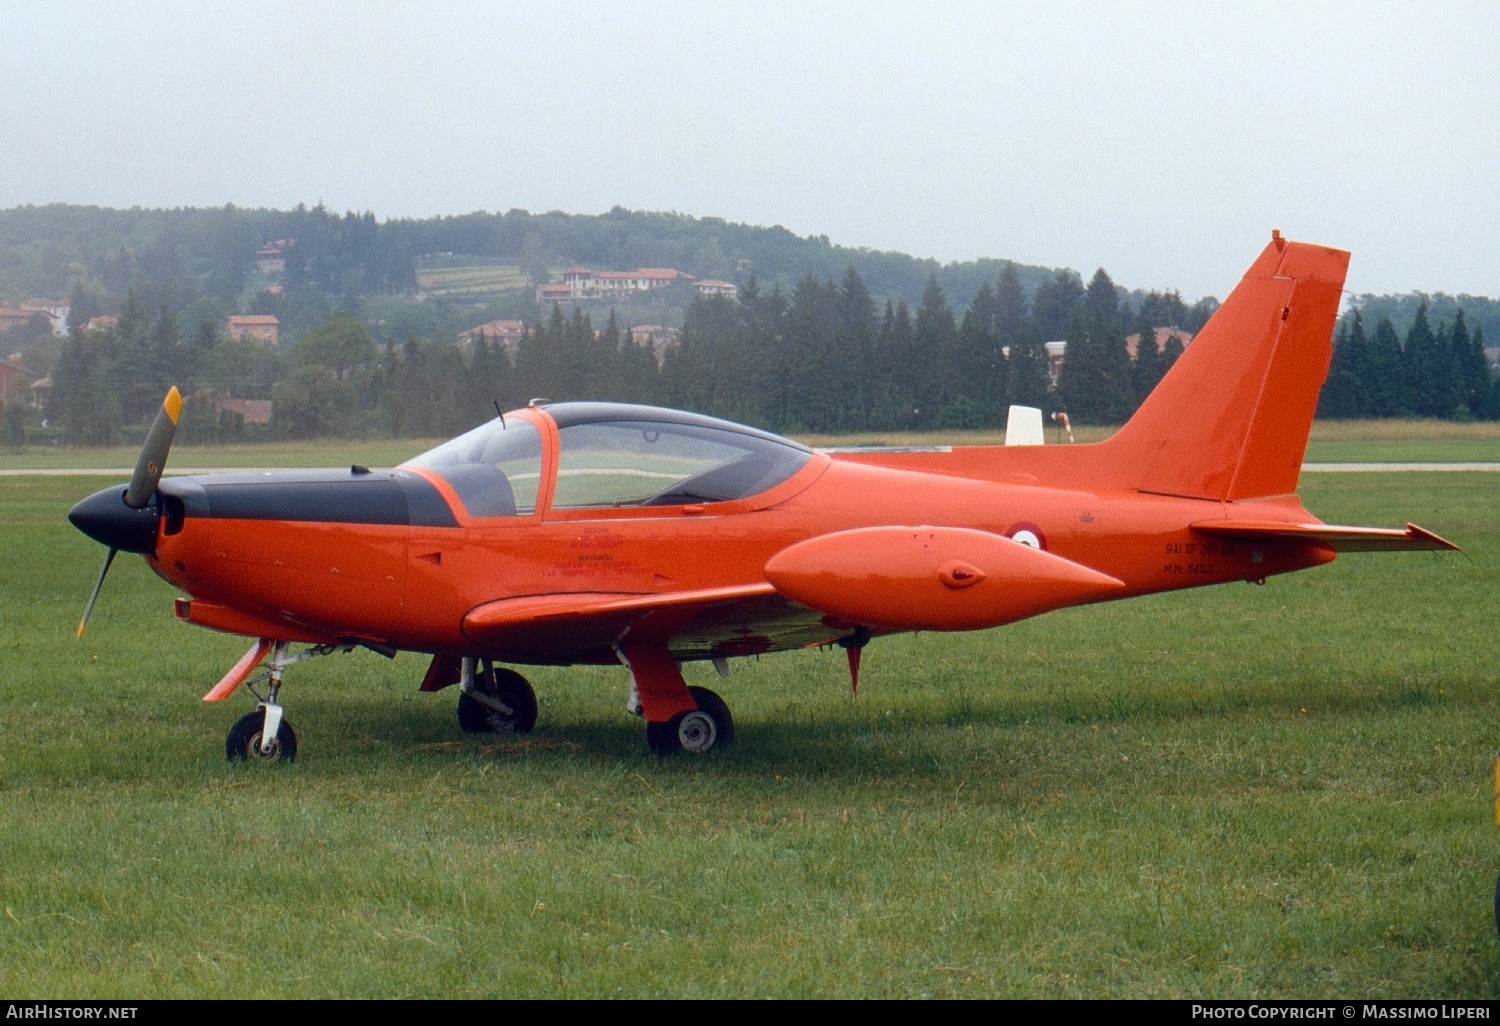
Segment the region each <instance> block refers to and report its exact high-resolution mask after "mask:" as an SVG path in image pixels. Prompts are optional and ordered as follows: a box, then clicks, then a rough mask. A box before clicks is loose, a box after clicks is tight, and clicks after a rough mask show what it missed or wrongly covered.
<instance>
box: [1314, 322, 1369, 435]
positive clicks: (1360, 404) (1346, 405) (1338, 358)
mask: <svg viewBox="0 0 1500 1026" xmlns="http://www.w3.org/2000/svg"><path fill="white" fill-rule="evenodd" d="M1367 348H1368V343H1367V342H1366V340H1365V328H1364V320H1363V318H1362V317H1361V316H1360V312H1359V311H1358V310H1355V311H1354V312H1353V313H1352V314H1351V315H1350V316H1348V317H1346V318H1344V320H1343V321H1342V322H1341V323H1340V324H1339V331H1338V338H1337V340H1336V341H1335V342H1334V345H1333V359H1332V360H1331V361H1330V363H1329V365H1328V378H1327V380H1326V381H1324V383H1323V390H1322V391H1321V392H1320V393H1319V395H1318V416H1319V417H1327V418H1330V419H1334V420H1340V419H1349V418H1353V417H1363V416H1366V415H1367V410H1368V406H1369V403H1368V400H1367V399H1366V397H1365V395H1364V391H1365V376H1366V370H1365V364H1366V363H1367V362H1368V354H1367V352H1366V350H1367Z"/></svg>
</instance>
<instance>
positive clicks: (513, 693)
mask: <svg viewBox="0 0 1500 1026" xmlns="http://www.w3.org/2000/svg"><path fill="white" fill-rule="evenodd" d="M450 679H451V678H450ZM458 686H459V690H460V692H461V693H460V694H459V696H458V725H459V726H460V727H462V728H463V731H464V733H465V734H496V733H510V734H529V733H531V728H532V727H535V726H536V692H535V691H533V690H532V689H531V684H530V683H529V682H528V681H527V680H526V678H525V677H523V676H521V675H520V674H519V673H517V672H516V671H515V670H507V669H505V668H504V667H496V666H494V665H493V664H491V663H490V662H489V661H488V660H485V663H484V669H483V670H480V669H479V660H477V659H473V658H466V659H464V661H463V676H462V677H461V678H460V679H459V682H458Z"/></svg>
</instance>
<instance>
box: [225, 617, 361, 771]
mask: <svg viewBox="0 0 1500 1026" xmlns="http://www.w3.org/2000/svg"><path fill="white" fill-rule="evenodd" d="M261 644H262V645H265V644H266V642H264V641H262V642H261ZM291 649H292V646H291V643H290V642H286V641H278V642H276V643H275V644H274V645H272V646H271V655H270V658H269V659H268V660H267V662H266V667H265V669H263V670H262V671H260V673H258V674H256V675H255V676H254V677H252V678H250V679H249V680H246V681H245V686H246V687H248V688H249V689H250V690H251V692H252V693H254V695H255V697H256V698H258V699H260V701H259V702H258V703H257V704H256V706H255V711H254V712H253V713H246V714H245V715H244V716H241V717H240V718H239V719H237V720H235V721H234V726H232V727H230V728H229V734H228V736H226V737H225V738H224V755H225V757H226V758H227V759H228V760H229V761H230V762H239V761H240V760H242V759H250V760H253V761H256V762H291V761H292V760H293V759H295V758H296V757H297V733H296V731H294V730H292V725H291V724H290V723H288V722H286V720H284V719H283V718H282V709H281V705H280V703H279V702H277V698H278V697H280V694H281V677H282V674H283V672H284V671H285V670H286V668H287V667H288V666H291V665H292V664H293V663H300V662H303V661H305V660H308V659H316V658H317V657H318V656H325V655H332V654H333V653H335V652H349V651H352V650H353V649H354V646H353V645H311V646H309V647H308V648H305V649H303V650H302V651H301V652H296V653H294V652H292V650H291ZM261 651H264V648H262V649H261ZM249 658H258V655H257V654H256V652H255V650H254V649H252V650H251V653H250V654H249V656H247V659H249ZM241 665H242V666H243V665H246V664H244V663H242V664H241ZM231 672H233V671H231ZM244 672H248V671H244ZM261 681H265V682H267V685H266V694H265V697H261V693H260V692H259V691H256V690H255V685H256V684H257V683H260V682H261ZM237 684H238V680H237V679H236V685H237Z"/></svg>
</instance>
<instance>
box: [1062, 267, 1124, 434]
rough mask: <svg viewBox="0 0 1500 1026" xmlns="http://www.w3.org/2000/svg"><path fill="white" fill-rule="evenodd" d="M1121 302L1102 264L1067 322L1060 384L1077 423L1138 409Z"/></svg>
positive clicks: (1105, 420)
mask: <svg viewBox="0 0 1500 1026" xmlns="http://www.w3.org/2000/svg"><path fill="white" fill-rule="evenodd" d="M1119 307H1120V297H1119V291H1118V290H1117V289H1116V288H1115V284H1114V282H1113V281H1111V280H1110V277H1109V275H1108V274H1107V273H1105V271H1104V268H1102V267H1101V268H1099V270H1098V271H1097V272H1095V274H1094V277H1093V279H1092V280H1090V282H1089V285H1088V289H1087V291H1086V294H1085V296H1084V301H1083V304H1082V306H1081V307H1080V309H1079V310H1078V312H1077V314H1076V315H1075V316H1074V322H1073V324H1072V325H1070V327H1069V330H1068V348H1067V352H1066V353H1065V354H1064V356H1063V368H1062V380H1061V382H1060V383H1059V387H1060V388H1061V389H1062V392H1063V399H1064V400H1065V401H1066V403H1067V408H1068V415H1069V416H1070V417H1071V418H1072V419H1073V421H1074V422H1075V423H1080V424H1122V423H1124V422H1125V421H1126V420H1127V419H1129V417H1130V414H1131V413H1132V412H1133V411H1134V409H1135V401H1134V391H1133V389H1132V386H1131V381H1130V371H1131V367H1130V355H1129V353H1128V351H1127V350H1126V348H1125V335H1124V332H1123V331H1121V329H1120V318H1119ZM1075 353H1076V356H1075Z"/></svg>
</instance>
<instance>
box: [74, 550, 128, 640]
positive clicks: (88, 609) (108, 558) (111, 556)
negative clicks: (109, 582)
mask: <svg viewBox="0 0 1500 1026" xmlns="http://www.w3.org/2000/svg"><path fill="white" fill-rule="evenodd" d="M119 551H120V550H119V549H115V548H111V549H110V550H109V552H108V553H107V554H106V555H105V557H104V566H103V567H101V568H100V570H99V579H98V580H97V581H95V582H94V593H93V594H92V595H90V596H89V604H88V605H86V606H84V607H83V619H81V620H79V621H78V640H79V641H82V640H83V629H84V628H85V627H87V626H88V625H89V614H90V613H92V612H93V611H94V603H95V602H97V601H99V589H100V588H102V587H104V575H105V574H107V573H109V564H111V563H113V562H114V561H115V553H116V552H119Z"/></svg>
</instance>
